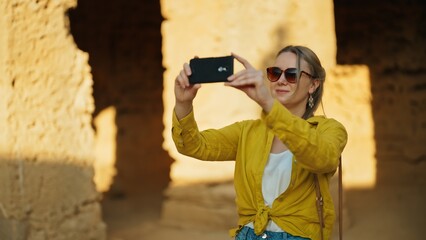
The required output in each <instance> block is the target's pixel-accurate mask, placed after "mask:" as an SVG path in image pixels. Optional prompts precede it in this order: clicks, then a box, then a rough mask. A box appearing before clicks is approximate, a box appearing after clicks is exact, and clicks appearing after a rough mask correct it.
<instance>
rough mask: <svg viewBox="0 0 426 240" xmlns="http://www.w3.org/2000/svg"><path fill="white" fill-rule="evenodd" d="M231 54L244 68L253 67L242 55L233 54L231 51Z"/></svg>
mask: <svg viewBox="0 0 426 240" xmlns="http://www.w3.org/2000/svg"><path fill="white" fill-rule="evenodd" d="M231 55H232V56H233V57H235V59H237V61H238V62H240V63H241V64H243V66H244V67H245V68H246V69H249V68H254V67H253V66H252V65H251V64H250V63H249V62H248V61H247V60H246V59H245V58H243V57H241V56H239V55H237V54H235V53H231Z"/></svg>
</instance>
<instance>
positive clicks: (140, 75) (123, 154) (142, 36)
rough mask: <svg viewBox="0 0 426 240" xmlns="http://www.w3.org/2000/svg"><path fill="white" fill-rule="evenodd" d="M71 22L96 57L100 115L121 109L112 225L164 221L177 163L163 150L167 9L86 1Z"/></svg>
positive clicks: (134, 0) (135, 1)
mask: <svg viewBox="0 0 426 240" xmlns="http://www.w3.org/2000/svg"><path fill="white" fill-rule="evenodd" d="M69 16H70V25H71V26H70V27H71V33H72V35H73V36H74V39H75V42H76V43H77V45H78V47H79V48H80V49H82V50H83V51H85V52H88V53H89V64H90V66H91V68H92V75H93V80H94V86H93V88H94V99H95V107H96V109H95V112H94V114H93V117H94V118H96V116H97V115H98V114H99V113H100V112H101V111H102V110H103V109H106V108H108V107H110V106H114V107H115V110H116V119H115V124H116V126H117V137H116V164H115V167H116V170H117V175H116V176H115V178H114V182H113V184H112V186H111V188H110V190H109V191H108V192H107V193H106V194H105V198H104V201H103V208H104V209H103V211H104V214H105V219H106V222H107V224H108V225H109V226H110V229H111V228H114V226H112V225H111V224H110V223H112V222H110V221H115V220H116V219H118V218H122V219H129V218H131V217H129V216H128V215H126V213H127V214H133V215H135V218H137V217H146V216H147V215H148V216H150V217H152V216H159V215H160V211H161V203H162V199H163V190H164V189H165V188H166V187H167V186H168V184H169V181H170V177H169V173H170V165H171V163H172V160H171V158H170V157H169V156H168V154H167V153H166V152H165V151H164V150H163V149H162V144H163V137H162V132H163V129H164V125H163V122H162V118H163V103H162V91H163V86H162V84H163V80H162V79H163V71H164V69H163V67H162V54H161V43H162V37H161V22H162V21H163V18H162V16H161V12H160V3H159V1H148V0H144V1H140V0H131V1H119V0H115V1H101V0H93V1H79V2H78V6H77V8H76V9H74V10H71V11H70V12H69ZM145 200H147V201H148V202H149V204H145V206H143V205H144V203H145V202H144V201H145ZM141 201H142V202H141ZM147 211H148V212H149V213H147ZM117 214H118V215H117ZM136 215H142V216H136Z"/></svg>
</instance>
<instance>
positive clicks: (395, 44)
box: [335, 0, 426, 185]
mask: <svg viewBox="0 0 426 240" xmlns="http://www.w3.org/2000/svg"><path fill="white" fill-rule="evenodd" d="M335 2H336V5H335V9H336V11H335V12H336V35H337V40H338V41H337V44H338V54H337V61H338V63H339V64H364V65H367V66H368V68H369V70H370V78H371V94H372V110H373V112H372V114H373V118H374V137H375V141H376V157H377V169H378V172H377V181H378V184H386V185H389V184H395V183H401V181H404V183H405V184H413V183H414V184H422V183H423V184H424V183H425V180H426V179H425V178H424V177H421V175H424V174H423V173H424V170H425V162H426V148H425V142H426V120H425V119H426V87H425V86H426V80H425V79H426V45H425V42H426V30H425V27H424V26H425V25H426V4H425V3H424V2H423V1H420V0H417V1H413V0H412V1H388V2H371V1H335ZM397 172H399V174H396V173H397ZM396 176H398V177H396Z"/></svg>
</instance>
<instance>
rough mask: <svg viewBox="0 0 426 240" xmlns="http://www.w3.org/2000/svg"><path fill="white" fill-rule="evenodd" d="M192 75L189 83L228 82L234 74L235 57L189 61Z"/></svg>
mask: <svg viewBox="0 0 426 240" xmlns="http://www.w3.org/2000/svg"><path fill="white" fill-rule="evenodd" d="M189 66H190V68H191V71H192V74H191V75H190V76H189V83H191V84H195V83H214V82H227V81H228V80H227V78H228V77H229V76H231V75H232V74H233V73H234V57H233V56H224V57H208V58H193V59H191V60H190V61H189Z"/></svg>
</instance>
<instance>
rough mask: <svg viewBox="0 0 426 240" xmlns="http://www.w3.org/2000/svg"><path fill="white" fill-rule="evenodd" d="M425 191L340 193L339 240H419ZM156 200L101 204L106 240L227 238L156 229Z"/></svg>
mask: <svg viewBox="0 0 426 240" xmlns="http://www.w3.org/2000/svg"><path fill="white" fill-rule="evenodd" d="M425 190H426V188H425V186H423V185H415V186H411V187H407V186H390V187H381V188H376V189H374V190H350V191H346V192H345V206H346V208H347V210H348V215H347V216H345V217H346V219H344V221H346V222H345V229H344V239H346V240H355V239H375V240H393V239H395V240H400V239H410V240H413V239H414V240H416V239H418V240H421V239H425V237H423V235H424V233H423V229H424V228H426V191H425ZM161 201H162V200H161V199H148V200H147V199H143V200H137V201H129V200H126V199H114V200H105V201H104V203H103V207H104V219H105V221H106V223H107V225H108V240H142V239H147V240H148V239H149V240H166V239H174V240H184V239H185V240H187V239H197V240H213V239H216V240H217V239H231V238H230V237H229V236H228V233H227V230H226V229H223V230H217V231H197V230H196V229H194V230H190V229H181V228H176V227H173V226H167V225H165V224H162V223H161V220H160V218H161V217H160V216H161V210H160V209H161ZM333 239H338V238H337V237H333Z"/></svg>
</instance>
